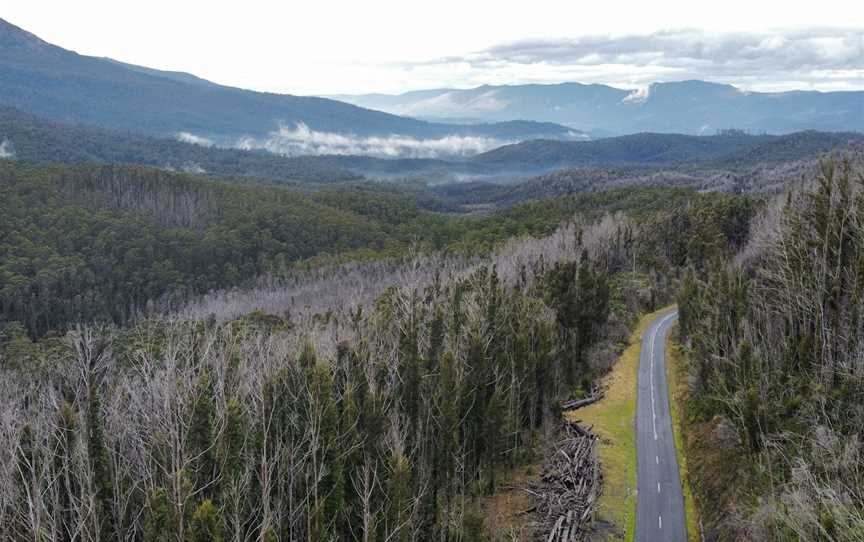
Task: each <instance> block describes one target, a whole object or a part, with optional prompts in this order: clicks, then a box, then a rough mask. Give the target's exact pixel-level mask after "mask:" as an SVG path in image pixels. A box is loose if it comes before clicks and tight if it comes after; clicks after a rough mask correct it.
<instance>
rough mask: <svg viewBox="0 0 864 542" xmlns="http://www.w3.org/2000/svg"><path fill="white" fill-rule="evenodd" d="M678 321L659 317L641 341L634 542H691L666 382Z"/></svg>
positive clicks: (674, 315) (668, 315)
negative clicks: (672, 333) (669, 336)
mask: <svg viewBox="0 0 864 542" xmlns="http://www.w3.org/2000/svg"><path fill="white" fill-rule="evenodd" d="M677 317H678V313H677V312H674V313H672V314H667V315H664V316H661V317H658V318H657V319H656V320H654V321H653V322H652V323H651V325H650V326H649V327H648V330H647V332H646V333H645V335H644V338H643V340H642V355H641V358H640V360H639V395H638V403H637V406H636V455H637V457H638V470H637V480H638V483H637V486H638V493H637V502H636V542H679V541H680V542H686V541H687V527H686V524H685V519H684V495H683V493H682V492H681V477H680V475H679V473H678V458H677V456H676V455H675V438H674V437H673V434H672V416H671V415H670V412H669V391H668V386H667V383H666V356H665V354H666V334H667V333H668V332H669V328H670V327H671V326H672V324H673V323H674V322H675V319H676V318H677Z"/></svg>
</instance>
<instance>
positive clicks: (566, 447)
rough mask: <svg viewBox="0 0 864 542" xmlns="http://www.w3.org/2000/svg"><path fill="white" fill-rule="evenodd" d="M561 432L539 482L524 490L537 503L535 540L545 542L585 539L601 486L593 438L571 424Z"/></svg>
mask: <svg viewBox="0 0 864 542" xmlns="http://www.w3.org/2000/svg"><path fill="white" fill-rule="evenodd" d="M562 432H563V434H564V438H563V439H562V440H561V441H559V443H558V445H557V447H556V450H555V453H553V454H552V455H551V456H550V457H549V458H547V460H546V464H545V465H544V466H543V473H542V475H541V477H540V481H539V482H538V483H536V484H534V485H533V486H532V487H529V488H528V489H527V491H528V492H529V493H530V494H532V495H533V496H534V498H535V500H536V501H537V508H536V517H537V522H538V529H537V531H536V532H537V540H542V541H545V542H577V541H581V540H586V539H587V538H588V536H589V534H590V531H591V524H592V520H593V515H594V508H595V505H596V502H597V498H598V497H599V496H600V490H601V487H602V483H603V481H602V473H601V471H600V462H599V460H598V458H597V437H596V435H594V434H593V433H591V431H589V430H587V429H585V428H583V427H581V426H580V425H579V424H578V422H571V421H565V422H564V427H563V429H562Z"/></svg>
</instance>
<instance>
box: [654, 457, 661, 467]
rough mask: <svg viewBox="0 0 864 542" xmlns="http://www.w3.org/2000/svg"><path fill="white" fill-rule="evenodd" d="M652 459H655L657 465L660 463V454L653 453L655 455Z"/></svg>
mask: <svg viewBox="0 0 864 542" xmlns="http://www.w3.org/2000/svg"><path fill="white" fill-rule="evenodd" d="M654 461H656V462H657V464H658V465H659V464H660V456H659V455H655V456H654Z"/></svg>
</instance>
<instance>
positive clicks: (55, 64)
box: [0, 19, 571, 143]
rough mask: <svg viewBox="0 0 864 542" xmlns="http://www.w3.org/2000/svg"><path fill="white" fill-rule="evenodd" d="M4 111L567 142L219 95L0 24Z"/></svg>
mask: <svg viewBox="0 0 864 542" xmlns="http://www.w3.org/2000/svg"><path fill="white" fill-rule="evenodd" d="M0 103H4V104H6V105H11V106H14V107H17V108H19V109H22V110H25V111H28V112H30V113H34V114H37V115H40V116H44V117H47V118H50V119H55V120H63V121H70V122H83V123H87V124H97V125H103V126H107V127H111V128H117V129H122V130H129V131H134V132H139V133H145V134H150V135H163V136H164V135H171V136H173V135H176V134H178V133H181V132H189V133H192V134H195V135H196V136H199V137H207V138H217V139H220V142H223V143H228V142H236V141H237V140H238V138H241V137H256V138H260V137H266V136H269V135H270V134H271V133H272V132H274V131H276V130H278V129H279V127H280V126H282V125H285V126H291V127H293V126H295V125H303V126H305V127H308V129H309V130H312V131H317V132H337V133H343V134H353V135H357V136H373V135H376V136H390V135H394V134H398V135H402V136H410V137H413V138H421V139H428V138H442V137H445V136H452V135H459V136H473V137H489V138H500V139H506V140H510V141H514V140H521V139H527V138H530V137H541V136H542V137H569V134H570V133H571V130H570V129H568V128H565V127H563V126H559V125H554V124H550V123H535V122H520V123H505V124H503V125H496V124H484V125H480V126H457V125H447V124H437V123H430V122H423V121H418V120H415V119H408V118H403V117H398V116H395V115H391V114H387V113H382V112H379V111H371V110H368V109H363V108H360V107H357V106H354V105H349V104H346V103H342V102H338V101H335V100H328V99H324V98H315V97H303V96H291V95H279V94H269V93H263V92H252V91H248V90H242V89H238V88H231V87H226V86H222V85H217V84H215V83H211V82H209V81H205V80H203V79H199V78H197V77H195V76H192V75H189V74H183V73H176V72H163V71H159V70H154V69H151V68H145V67H140V66H132V65H129V64H124V63H122V62H117V61H114V60H110V59H105V58H95V57H89V56H83V55H79V54H77V53H74V52H72V51H67V50H65V49H62V48H60V47H57V46H55V45H51V44H49V43H46V42H45V41H42V40H41V39H39V38H38V37H36V36H34V35H33V34H30V33H29V32H26V31H24V30H22V29H20V28H18V27H16V26H14V25H12V24H10V23H8V22H6V21H3V20H2V19H0Z"/></svg>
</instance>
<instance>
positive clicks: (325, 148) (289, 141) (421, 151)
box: [236, 123, 513, 158]
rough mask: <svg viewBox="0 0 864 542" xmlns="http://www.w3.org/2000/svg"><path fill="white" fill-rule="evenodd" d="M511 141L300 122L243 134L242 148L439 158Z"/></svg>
mask: <svg viewBox="0 0 864 542" xmlns="http://www.w3.org/2000/svg"><path fill="white" fill-rule="evenodd" d="M509 143H513V141H507V140H501V139H497V138H490V137H476V136H459V135H449V136H444V137H441V138H438V139H416V138H413V137H408V136H400V135H390V136H383V137H382V136H373V137H361V136H357V135H353V134H340V133H334V132H319V131H316V130H312V129H311V128H309V127H308V126H307V125H305V124H303V123H298V124H296V125H295V126H293V127H290V126H281V127H280V128H279V130H277V131H275V132H272V133H271V134H270V135H269V136H268V137H266V138H251V137H247V138H243V139H241V140H240V141H238V142H237V144H236V146H237V147H239V148H241V149H246V150H253V149H263V150H267V151H270V152H272V153H276V154H282V155H288V156H299V155H309V154H342V155H345V154H352V155H364V156H377V157H382V158H397V157H398V158H438V157H457V156H458V157H461V156H471V155H474V154H478V153H481V152H485V151H487V150H490V149H493V148H496V147H500V146H501V145H506V144H509Z"/></svg>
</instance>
